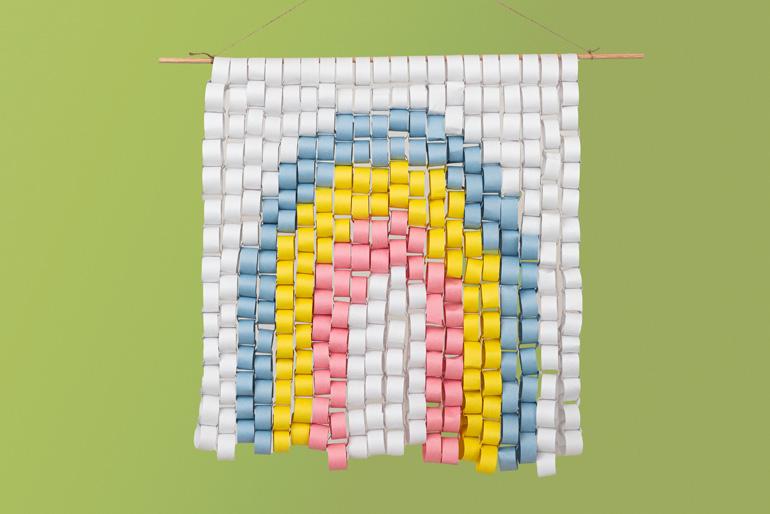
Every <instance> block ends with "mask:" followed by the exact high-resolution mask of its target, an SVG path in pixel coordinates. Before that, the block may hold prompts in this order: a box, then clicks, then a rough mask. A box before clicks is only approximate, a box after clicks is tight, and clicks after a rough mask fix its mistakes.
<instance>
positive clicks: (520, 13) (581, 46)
mask: <svg viewBox="0 0 770 514" xmlns="http://www.w3.org/2000/svg"><path fill="white" fill-rule="evenodd" d="M497 3H498V5H500V7H504V8H505V9H508V10H509V11H511V12H512V13H513V14H515V15H517V16H519V17H521V18H523V19H525V20H527V21H528V22H530V23H532V24H534V25H537V26H538V27H540V28H541V29H543V30H545V31H546V32H550V33H551V34H553V35H554V36H556V37H558V38H560V39H562V40H564V41H566V42H567V43H569V44H571V45H574V46H576V47H578V48H580V49H581V50H582V51H584V52H585V53H587V54H593V53H594V52H596V51H597V50H599V48H598V47H596V48H586V47H585V46H583V45H580V44H578V43H576V42H574V41H572V40H571V39H569V38H568V37H567V36H563V35H562V34H559V33H558V32H556V31H555V30H553V29H551V28H549V27H546V26H545V25H543V24H542V23H540V22H539V21H537V20H534V19H532V18H530V17H529V16H527V15H526V14H524V13H523V12H521V11H518V10H516V9H514V8H513V7H511V6H510V5H508V4H506V3H505V2H503V1H502V0H497Z"/></svg>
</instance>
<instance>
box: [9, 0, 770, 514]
mask: <svg viewBox="0 0 770 514" xmlns="http://www.w3.org/2000/svg"><path fill="white" fill-rule="evenodd" d="M511 3H512V4H513V5H515V6H516V7H517V8H519V9H521V10H522V11H524V12H525V13H527V14H528V15H530V16H532V17H533V18H535V19H537V20H540V21H543V22H545V23H546V24H547V25H549V26H551V27H553V28H554V29H556V30H558V31H560V32H563V33H565V34H566V35H568V36H569V37H571V38H572V39H575V40H577V41H579V42H581V44H585V45H586V46H592V47H593V46H600V47H601V51H644V52H647V55H648V58H647V59H646V60H644V61H628V62H622V61H616V62H593V63H592V62H588V63H583V64H582V65H581V68H580V74H581V75H580V80H581V131H582V138H583V152H584V153H583V173H582V192H583V195H582V202H581V216H582V229H583V236H584V239H583V241H584V244H583V249H582V257H583V259H582V264H583V273H584V274H583V277H584V284H585V308H586V317H585V324H584V332H583V339H582V340H583V354H582V355H583V358H582V373H583V377H584V382H583V384H584V389H583V404H582V414H583V426H584V433H585V454H584V455H583V456H581V457H577V458H565V459H561V460H559V462H558V475H557V476H556V477H554V478H549V479H541V480H538V479H536V478H535V473H534V468H533V467H532V466H526V467H525V468H524V469H522V470H520V471H518V472H516V473H509V474H496V475H494V476H481V475H478V474H476V472H475V471H474V470H473V467H472V466H469V465H461V466H458V467H447V466H434V465H427V464H423V463H422V462H421V459H420V456H419V451H418V449H416V448H414V449H411V450H410V451H409V452H408V453H407V455H406V456H405V457H403V458H400V459H393V458H387V457H380V458H373V459H370V460H368V461H365V462H359V461H356V462H353V463H352V465H351V466H350V467H351V469H350V470H349V471H348V472H346V473H328V472H327V471H326V470H325V467H326V464H325V458H324V457H323V456H322V455H320V454H318V453H314V452H310V451H308V450H307V449H303V448H295V449H292V451H291V452H290V453H289V454H287V455H275V456H271V457H262V456H253V455H250V449H249V448H248V447H244V448H240V449H239V454H238V459H237V461H235V462H223V463H220V462H216V460H215V458H214V455H213V454H209V453H200V452H197V451H195V450H194V449H193V446H192V433H193V427H194V424H195V417H196V412H197V411H196V409H197V402H198V393H197V391H198V388H199V381H200V374H201V370H200V360H201V345H200V342H199V341H200V333H201V326H200V315H199V311H200V284H199V280H200V279H199V277H200V273H199V265H200V261H199V256H200V244H201V242H200V225H201V219H202V213H201V206H202V204H201V201H200V197H199V194H200V169H199V167H200V156H199V154H200V138H201V135H202V118H203V117H202V109H203V108H202V105H203V104H202V98H203V88H204V83H205V81H206V80H207V76H208V73H209V71H210V68H209V67H208V66H205V65H203V66H181V65H180V66H166V65H164V66H160V65H158V64H157V63H156V58H157V57H158V56H161V55H170V56H174V55H184V53H185V52H186V51H188V50H195V51H201V50H205V51H217V50H218V49H219V48H222V47H224V46H226V45H227V44H228V43H230V42H231V41H234V40H236V39H237V38H238V37H240V36H241V35H242V34H244V33H247V32H249V31H250V30H252V29H253V28H254V27H256V26H258V25H260V24H262V23H264V22H265V21H266V20H268V19H270V18H272V17H273V16H275V15H276V14H278V13H279V12H281V11H282V10H283V9H285V8H286V7H288V6H289V5H291V2H289V1H282V2H272V1H271V2H264V1H263V2H254V1H251V2H246V1H241V2H233V1H221V2H200V1H197V0H188V1H186V2H179V1H174V2H158V1H154V2H147V1H144V0H136V1H134V2H128V3H111V2H92V1H83V2H27V3H21V2H16V3H14V4H12V5H7V6H5V7H4V11H5V12H4V14H3V16H2V19H0V40H2V43H3V44H2V47H3V49H4V50H3V61H4V63H3V69H4V73H3V80H2V86H1V87H2V97H3V99H4V101H3V102H2V106H0V109H1V111H0V114H1V116H0V119H2V127H1V128H0V155H2V158H3V161H4V162H3V163H2V168H1V169H2V178H3V180H2V186H3V187H2V191H3V201H2V202H0V219H1V220H2V234H3V236H2V238H0V245H1V247H2V253H1V254H2V256H3V258H2V266H0V269H1V270H2V283H1V285H0V289H1V290H2V295H1V297H2V300H0V301H1V302H2V308H0V326H2V327H3V338H2V339H3V350H4V351H3V357H2V359H0V366H2V373H0V386H1V387H0V390H2V393H1V394H2V407H3V409H2V416H0V419H2V424H0V439H2V441H3V443H2V445H0V452H2V453H1V454H0V455H2V458H0V473H1V474H2V475H1V476H0V484H2V486H0V487H1V488H2V493H0V510H2V511H4V512H51V511H60V512H177V511H179V512H190V513H192V512H250V511H253V512H279V511H284V512H295V511H297V512H299V511H309V510H311V509H312V510H313V511H317V512H323V511H332V510H334V511H335V512H363V511H366V512H388V513H393V512H399V513H400V512H404V513H405V512H410V513H411V512H433V511H434V510H438V509H441V510H444V511H447V512H465V513H467V512H481V511H483V512H492V511H500V512H513V511H520V510H528V511H531V512H535V511H537V512H540V511H545V512H549V511H554V512H569V513H577V512H605V511H609V510H610V509H612V510H613V511H617V512H650V511H653V510H654V511H658V512H664V511H672V512H686V511H693V512H696V511H697V512H708V511H712V512H719V511H725V510H727V509H734V510H737V511H760V510H762V508H761V505H762V504H765V505H766V504H767V496H766V485H765V486H763V485H762V484H763V483H765V484H766V481H767V479H768V467H767V462H768V461H767V450H768V437H767V435H766V431H767V430H766V426H767V421H768V415H767V413H766V412H765V410H764V409H763V408H762V407H761V405H763V404H765V403H766V401H764V402H763V401H762V400H761V399H759V398H757V396H758V393H759V392H760V391H763V390H767V384H766V381H765V380H763V375H764V373H765V372H766V367H767V366H766V364H767V359H768V342H769V341H768V330H767V326H766V324H765V322H766V318H767V314H766V311H767V307H768V302H767V296H766V295H767V285H768V284H767V278H768V277H767V262H768V238H767V234H766V229H764V227H763V228H760V227H759V225H760V224H761V223H762V222H764V221H765V220H767V211H766V209H765V205H766V203H767V191H768V185H770V184H768V171H767V169H768V166H767V147H768V141H767V120H768V109H767V107H768V94H767V91H766V89H767V83H768V71H767V70H768V66H767V55H766V53H760V48H761V47H762V46H764V45H763V41H764V44H765V45H766V43H767V40H766V35H765V31H766V29H765V28H764V27H762V26H761V25H762V24H763V23H764V22H765V21H766V20H767V14H768V13H767V8H766V7H762V8H760V7H759V3H758V2H742V1H738V2H733V3H731V4H730V6H729V8H723V7H719V8H718V9H714V8H712V7H710V6H709V5H707V4H706V3H703V2H663V1H650V2H643V3H640V2H618V1H590V2H580V3H577V2H562V3H554V2H535V1H532V0H527V1H515V0H511ZM735 13H740V14H738V15H736V14H735ZM739 17H740V19H739ZM574 50H575V49H574V48H571V47H570V46H569V45H567V44H566V43H564V42H563V41H561V40H559V39H558V38H554V37H553V36H552V35H550V34H548V33H547V32H544V31H542V30H540V29H538V28H537V27H535V26H533V25H531V24H528V23H526V22H525V21H523V20H522V19H520V18H517V17H515V16H513V15H511V14H510V13H508V12H507V11H505V10H503V9H501V8H500V7H499V6H497V5H496V4H495V2H494V1H492V0H489V1H487V0H484V1H478V2H470V1H468V2H454V1H452V2H450V1H443V2H440V1H430V2H427V1H426V2H416V1H409V2H407V1H401V0H399V1H389V2H363V1H358V2H356V1H352V0H350V1H323V0H311V1H310V2H308V3H307V4H306V5H304V6H303V7H301V8H300V9H299V10H297V11H296V12H295V13H294V14H292V15H290V16H289V17H286V18H285V19H283V20H281V21H280V22H279V23H277V24H276V25H274V26H273V27H271V28H269V29H268V30H266V31H265V32H263V33H261V34H259V35H257V36H255V37H254V38H253V39H251V40H249V41H247V42H245V43H243V44H241V45H239V46H238V47H236V48H235V49H233V51H232V52H231V55H266V56H306V55H324V56H332V55H351V54H354V55H389V54H390V55H397V54H453V53H513V52H569V51H574Z"/></svg>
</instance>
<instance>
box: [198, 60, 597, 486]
mask: <svg viewBox="0 0 770 514" xmlns="http://www.w3.org/2000/svg"><path fill="white" fill-rule="evenodd" d="M577 72H578V61H577V56H576V55H561V56H557V55H524V56H521V57H519V56H516V55H504V56H496V55H484V56H462V57H460V56H448V57H443V56H440V57H408V58H407V57H391V58H387V57H385V58H372V59H369V58H363V59H362V58H357V59H352V58H338V59H226V58H216V59H215V60H214V63H213V69H212V74H211V81H210V82H209V83H208V84H207V86H206V92H205V115H204V132H205V136H204V137H205V139H204V141H203V202H204V228H203V266H202V267H203V272H202V276H203V330H204V338H203V380H202V387H201V402H200V415H199V421H198V426H197V428H196V431H195V446H196V447H197V448H200V449H203V450H213V451H216V453H217V456H218V457H219V458H220V459H232V458H234V456H235V447H236V443H244V444H248V445H251V446H252V447H253V450H254V452H255V453H258V454H268V453H278V452H285V451H288V450H289V448H290V447H291V446H292V445H308V446H309V447H310V448H313V449H316V450H319V451H322V452H325V453H326V455H327V458H328V465H329V468H331V469H344V468H346V467H347V466H348V462H349V460H351V459H361V458H367V457H370V456H375V455H402V454H403V453H404V448H405V446H406V445H422V454H423V459H424V460H425V461H427V462H437V463H445V464H456V463H458V461H460V460H465V461H469V462H473V463H475V465H476V468H477V470H478V471H481V472H493V471H495V470H514V469H517V467H518V466H519V464H524V463H536V468H537V473H538V474H539V475H541V476H542V475H550V474H553V473H555V471H556V456H557V455H574V454H578V453H580V452H581V451H582V446H583V443H582V434H581V430H580V412H579V408H578V404H579V397H580V374H579V362H580V361H579V349H580V342H579V335H580V329H581V321H582V292H581V275H580V269H579V242H580V225H579V221H578V199H579V191H578V181H579V176H580V139H579V135H578V86H577V76H578V73H577Z"/></svg>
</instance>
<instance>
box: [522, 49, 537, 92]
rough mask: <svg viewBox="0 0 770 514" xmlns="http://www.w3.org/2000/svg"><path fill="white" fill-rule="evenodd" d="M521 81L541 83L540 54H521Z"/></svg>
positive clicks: (533, 83)
mask: <svg viewBox="0 0 770 514" xmlns="http://www.w3.org/2000/svg"><path fill="white" fill-rule="evenodd" d="M521 83H522V84H531V85H535V86H536V85H538V84H539V83H540V56H539V55H537V54H526V55H522V56H521Z"/></svg>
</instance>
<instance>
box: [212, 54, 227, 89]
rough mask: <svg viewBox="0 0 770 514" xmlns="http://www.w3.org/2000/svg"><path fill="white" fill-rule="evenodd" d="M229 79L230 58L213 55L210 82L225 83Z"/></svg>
mask: <svg viewBox="0 0 770 514" xmlns="http://www.w3.org/2000/svg"><path fill="white" fill-rule="evenodd" d="M229 80H230V59H229V58H227V57H214V62H213V63H212V65H211V82H215V83H217V84H227V83H228V81H229Z"/></svg>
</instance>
